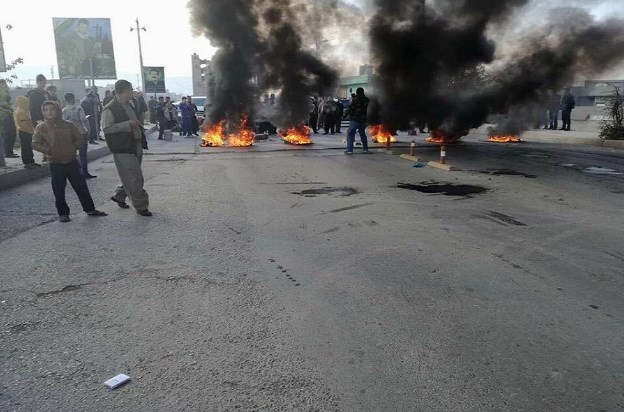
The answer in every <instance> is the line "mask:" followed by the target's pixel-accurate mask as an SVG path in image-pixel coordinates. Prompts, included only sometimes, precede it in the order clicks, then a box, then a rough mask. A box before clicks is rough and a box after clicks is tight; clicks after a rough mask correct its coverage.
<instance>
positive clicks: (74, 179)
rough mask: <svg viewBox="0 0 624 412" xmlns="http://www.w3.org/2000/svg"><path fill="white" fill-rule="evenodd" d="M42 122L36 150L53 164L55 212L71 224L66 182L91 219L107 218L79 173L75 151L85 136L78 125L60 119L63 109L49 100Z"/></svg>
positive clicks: (37, 128)
mask: <svg viewBox="0 0 624 412" xmlns="http://www.w3.org/2000/svg"><path fill="white" fill-rule="evenodd" d="M42 111H43V118H44V121H43V123H41V124H39V125H38V126H37V127H36V128H35V134H34V135H33V149H35V150H36V151H38V152H41V153H43V154H45V155H46V156H47V158H48V162H49V163H50V175H51V176H52V190H53V192H54V197H55V199H56V210H57V211H58V214H59V216H60V218H59V220H60V221H61V222H69V221H70V219H69V206H67V202H66V201H65V186H66V185H67V180H69V183H70V184H71V185H72V187H73V188H74V191H75V192H76V194H77V195H78V199H79V200H80V204H81V205H82V209H83V210H84V211H85V212H86V213H87V215H89V216H106V215H107V214H106V213H104V212H100V211H99V210H97V209H96V208H95V205H94V204H93V199H92V198H91V193H89V188H88V187H87V181H86V180H85V177H84V176H83V175H82V173H81V171H80V165H79V164H78V161H77V160H76V151H77V150H78V149H79V148H80V147H81V146H82V144H83V140H82V135H81V134H80V132H79V131H78V129H77V128H76V126H75V125H74V124H73V123H71V122H68V121H65V120H63V118H62V117H61V108H60V107H59V105H58V104H57V103H56V102H53V101H46V102H44V103H43V106H42Z"/></svg>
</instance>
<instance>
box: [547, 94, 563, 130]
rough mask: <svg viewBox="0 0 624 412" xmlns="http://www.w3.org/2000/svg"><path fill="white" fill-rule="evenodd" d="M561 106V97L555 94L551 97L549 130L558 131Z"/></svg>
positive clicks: (549, 103)
mask: <svg viewBox="0 0 624 412" xmlns="http://www.w3.org/2000/svg"><path fill="white" fill-rule="evenodd" d="M560 106H561V96H560V95H558V94H557V93H555V92H552V93H551V95H550V100H549V102H548V130H557V127H558V126H559V122H558V121H559V109H560Z"/></svg>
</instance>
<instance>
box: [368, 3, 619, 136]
mask: <svg viewBox="0 0 624 412" xmlns="http://www.w3.org/2000/svg"><path fill="white" fill-rule="evenodd" d="M423 3H424V2H422V1H418V0H411V1H410V0H404V1H396V0H375V5H376V13H375V16H374V17H373V19H372V23H371V29H370V37H371V47H372V53H373V56H374V61H375V64H376V67H377V70H378V75H379V84H378V88H379V90H380V91H379V95H380V96H379V97H380V100H381V113H380V115H381V118H382V119H383V121H384V123H386V124H387V125H388V126H389V127H391V128H393V129H407V128H409V127H413V125H414V123H422V122H426V123H427V124H428V126H429V128H430V129H434V130H440V131H443V132H444V133H445V134H446V135H447V136H448V137H450V138H458V137H461V136H462V135H464V134H466V133H467V132H468V131H469V129H470V128H475V127H479V126H481V125H482V124H483V123H485V122H486V121H487V120H488V117H489V116H490V115H493V114H498V113H509V112H510V110H511V111H512V112H514V113H523V112H524V113H527V108H529V107H530V106H531V105H534V104H537V103H539V102H540V101H541V100H544V99H545V98H546V97H547V95H548V93H549V91H550V90H559V89H560V88H561V87H563V86H565V85H568V84H570V83H571V82H573V81H574V79H575V78H576V76H577V75H578V74H579V73H583V74H586V75H592V74H596V73H600V72H601V71H604V70H605V69H606V68H608V67H610V66H613V65H614V64H617V63H618V62H619V61H621V59H622V56H623V54H622V51H623V50H624V48H623V46H624V43H623V42H624V22H622V21H621V20H609V21H604V22H599V21H596V20H595V19H594V18H593V17H592V16H590V15H589V14H588V13H587V12H586V11H584V10H580V9H570V8H568V9H566V10H565V13H563V12H562V11H561V10H559V11H558V12H557V13H555V14H553V15H552V16H551V19H550V21H549V23H548V24H547V25H546V26H545V27H543V28H541V29H539V30H533V31H532V32H531V33H528V34H525V35H524V36H522V37H520V39H522V40H518V39H516V45H515V47H514V49H513V50H514V52H512V53H507V54H506V55H505V58H504V59H503V60H501V59H500V55H499V54H497V44H496V42H495V41H494V40H493V39H492V37H491V36H490V33H491V32H492V31H496V29H497V28H498V29H500V28H501V27H505V25H506V24H507V25H508V27H513V23H511V24H510V22H509V21H508V20H507V18H508V17H509V16H511V15H513V13H514V12H515V11H517V10H518V9H521V8H523V7H525V6H527V4H528V0H506V1H504V0H462V1H457V0H438V1H437V2H432V3H433V4H432V5H431V6H429V7H427V8H426V9H424V8H423V7H422V5H423ZM389 45H392V47H389ZM486 68H487V76H483V70H485V69H486ZM508 124H510V125H511V124H513V131H515V132H517V131H518V129H520V127H519V125H518V122H509V123H508Z"/></svg>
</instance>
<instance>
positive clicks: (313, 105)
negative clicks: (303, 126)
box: [308, 96, 319, 134]
mask: <svg viewBox="0 0 624 412" xmlns="http://www.w3.org/2000/svg"><path fill="white" fill-rule="evenodd" d="M318 111H319V108H318V100H317V98H316V97H315V96H311V97H310V113H309V117H308V125H309V126H310V127H311V128H312V131H313V132H314V134H317V133H318V129H317V124H318Z"/></svg>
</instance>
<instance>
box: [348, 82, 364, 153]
mask: <svg viewBox="0 0 624 412" xmlns="http://www.w3.org/2000/svg"><path fill="white" fill-rule="evenodd" d="M369 102H370V100H369V99H368V97H366V95H365V94H364V89H363V88H361V87H358V89H357V90H356V91H355V98H354V99H353V101H352V102H351V105H350V106H349V131H348V132H347V150H346V151H345V154H346V155H352V154H353V143H354V142H355V132H359V133H360V139H361V141H362V149H363V150H362V153H369V151H368V140H367V138H366V117H367V112H368V103H369Z"/></svg>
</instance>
